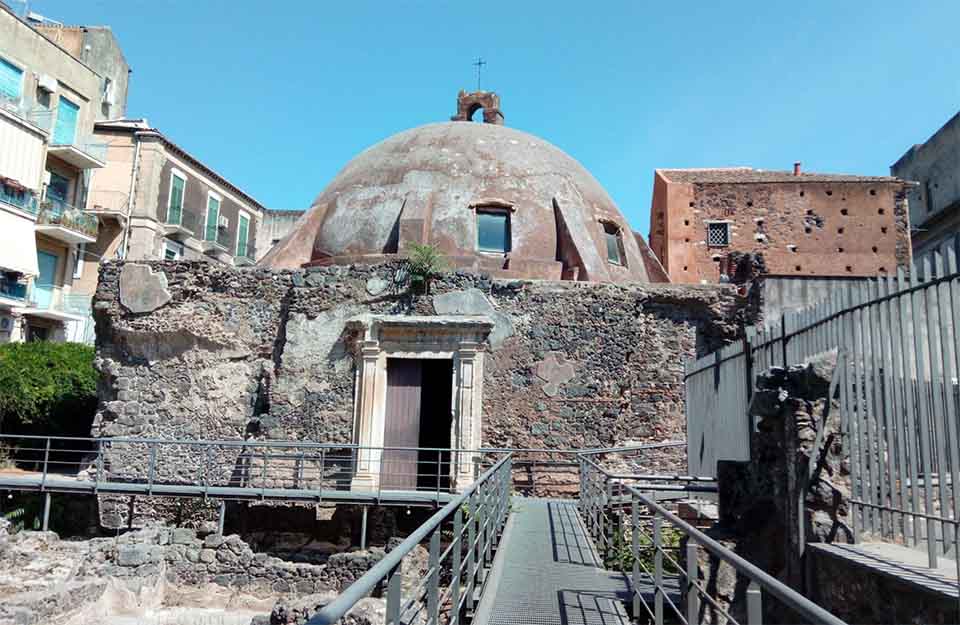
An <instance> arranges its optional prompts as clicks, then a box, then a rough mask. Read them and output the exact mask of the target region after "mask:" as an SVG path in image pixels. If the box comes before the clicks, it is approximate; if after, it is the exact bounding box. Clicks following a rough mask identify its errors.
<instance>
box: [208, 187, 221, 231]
mask: <svg viewBox="0 0 960 625" xmlns="http://www.w3.org/2000/svg"><path fill="white" fill-rule="evenodd" d="M219 222H220V200H218V199H216V198H213V197H208V198H207V236H206V239H207V241H216V240H217V226H218V224H219Z"/></svg>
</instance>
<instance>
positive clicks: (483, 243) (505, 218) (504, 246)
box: [477, 206, 510, 254]
mask: <svg viewBox="0 0 960 625" xmlns="http://www.w3.org/2000/svg"><path fill="white" fill-rule="evenodd" d="M477 249H478V250H479V251H481V252H495V253H499V254H506V253H508V252H509V251H510V211H509V210H508V209H504V208H499V207H490V206H478V207H477Z"/></svg>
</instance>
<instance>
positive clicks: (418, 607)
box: [308, 453, 513, 625]
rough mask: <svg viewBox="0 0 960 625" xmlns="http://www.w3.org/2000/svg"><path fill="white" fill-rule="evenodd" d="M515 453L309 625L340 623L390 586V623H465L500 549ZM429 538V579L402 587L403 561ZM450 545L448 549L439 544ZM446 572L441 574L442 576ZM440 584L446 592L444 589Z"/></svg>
mask: <svg viewBox="0 0 960 625" xmlns="http://www.w3.org/2000/svg"><path fill="white" fill-rule="evenodd" d="M512 459H513V454H512V453H507V454H505V455H504V456H503V457H502V458H501V459H500V460H498V461H497V463H496V464H494V465H493V466H492V467H491V468H490V469H488V470H487V471H486V472H485V473H484V474H483V475H482V476H480V478H479V479H478V480H477V481H475V482H474V483H473V484H472V485H471V486H469V487H468V488H467V489H466V490H464V492H463V493H461V494H460V495H458V496H456V497H455V498H454V499H452V500H451V501H450V502H449V503H448V504H447V505H445V506H444V507H443V508H442V509H440V510H439V511H438V512H437V513H436V514H434V515H433V516H432V517H430V519H428V520H427V522H426V523H424V524H423V525H421V526H420V527H418V528H417V529H416V530H415V531H414V532H413V533H412V534H411V535H410V536H408V537H407V539H406V540H404V541H403V542H402V543H400V544H399V545H398V546H397V547H396V548H394V549H392V550H391V551H390V553H388V554H387V555H386V557H384V559H383V560H381V561H380V562H378V563H377V564H376V565H374V567H373V568H371V569H370V570H369V571H367V572H366V573H365V574H364V575H363V576H361V577H360V579H358V580H357V581H355V582H354V583H353V584H351V585H350V586H349V587H348V588H347V589H346V590H345V591H344V592H343V593H341V594H340V596H339V597H337V598H336V599H335V600H334V601H333V602H332V603H330V604H328V605H326V606H325V607H324V608H323V609H322V610H320V611H319V612H318V613H317V614H316V615H315V616H314V617H313V618H311V619H310V620H309V621H308V625H326V624H329V623H336V622H337V621H339V620H340V619H341V618H343V617H344V616H345V615H346V614H347V612H349V611H350V609H351V608H353V606H354V605H356V603H357V602H358V601H360V600H361V599H363V598H364V597H367V596H369V595H371V594H373V593H374V591H375V590H376V589H378V588H379V587H382V586H383V585H385V586H386V598H387V605H386V619H385V622H386V623H392V624H395V625H398V624H399V623H432V624H434V625H435V624H437V623H440V614H441V611H443V612H444V613H446V614H447V620H446V622H447V623H450V624H451V625H452V624H455V623H459V622H461V617H462V615H464V614H465V613H467V612H470V611H472V610H473V607H474V603H475V600H476V598H477V597H478V596H479V593H478V592H476V591H478V590H482V588H483V586H484V582H485V581H486V571H487V567H488V566H489V564H490V562H491V561H492V559H493V554H494V551H495V550H496V549H497V547H498V546H499V542H500V535H501V530H502V529H503V525H504V523H505V521H506V519H507V513H508V512H509V509H510V482H511V469H512ZM428 537H429V543H430V548H429V561H428V568H427V572H426V574H424V575H423V577H422V578H420V579H419V580H417V579H412V580H410V582H412V583H410V584H406V585H405V584H404V576H405V575H406V573H405V572H404V570H403V559H404V557H406V556H407V555H408V554H410V552H412V551H413V549H414V548H415V547H416V546H417V545H419V544H420V543H421V542H422V541H424V540H426V539H427V538H428ZM445 539H446V541H447V545H446V547H445V548H444V547H442V546H441V541H443V540H445ZM442 573H443V575H442ZM441 583H443V584H444V587H443V588H441Z"/></svg>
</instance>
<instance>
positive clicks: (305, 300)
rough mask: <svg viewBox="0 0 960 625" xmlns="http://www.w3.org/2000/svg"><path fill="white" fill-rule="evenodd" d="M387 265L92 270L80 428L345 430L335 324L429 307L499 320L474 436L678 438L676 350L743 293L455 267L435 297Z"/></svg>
mask: <svg viewBox="0 0 960 625" xmlns="http://www.w3.org/2000/svg"><path fill="white" fill-rule="evenodd" d="M147 267H149V268H150V269H149V271H148V270H147V269H146V268H147ZM399 268H400V265H399V264H398V263H392V264H385V265H379V266H347V267H344V266H331V267H316V268H311V269H309V270H306V271H277V272H274V271H269V270H265V269H258V268H252V269H235V268H228V267H224V266H219V265H216V264H212V263H189V262H179V263H177V262H154V263H147V264H144V263H138V264H134V263H130V264H128V265H126V266H125V265H123V264H122V263H109V264H105V265H103V266H102V269H101V277H100V284H99V287H98V290H97V295H96V298H95V305H94V309H95V317H96V320H97V349H98V359H97V364H98V366H99V368H100V371H101V372H102V379H101V388H100V397H101V406H100V411H99V412H98V415H97V418H96V420H95V423H94V432H93V433H94V434H95V435H98V436H138V437H158V438H164V439H170V438H180V439H230V440H237V439H243V438H249V437H255V438H267V439H283V440H310V441H322V442H333V443H337V442H351V440H352V436H353V393H354V375H355V364H354V362H355V358H354V355H353V354H352V353H351V350H352V348H353V347H352V346H353V345H354V344H355V337H354V336H352V335H351V332H352V330H346V329H345V322H346V320H347V319H348V318H350V317H352V316H354V315H357V314H359V313H380V314H421V315H433V314H436V313H437V312H438V309H439V310H440V311H445V312H446V313H450V311H454V312H455V313H459V314H480V313H483V314H487V315H490V316H492V317H493V318H494V319H495V320H496V322H497V326H496V328H495V329H494V331H493V333H492V338H491V342H492V345H489V346H487V347H486V350H487V353H486V356H485V364H484V375H485V380H484V397H483V415H484V416H483V434H482V438H483V441H482V442H483V444H484V445H485V446H496V447H552V448H580V447H593V446H606V445H616V444H620V443H624V442H628V441H635V442H645V441H661V440H666V439H677V438H682V437H683V432H684V420H683V359H684V358H686V357H688V356H692V355H694V354H695V353H703V352H704V351H707V350H710V349H714V348H716V347H717V346H719V345H721V344H722V343H723V342H724V341H726V340H729V339H731V338H733V337H734V336H735V335H736V333H737V331H738V328H739V326H740V323H741V319H740V318H739V315H740V314H741V312H742V311H741V310H740V308H739V306H740V300H738V299H737V297H736V295H735V293H734V291H733V290H732V289H731V288H726V287H699V286H697V287H690V286H683V287H678V286H668V285H610V284H592V283H574V282H538V281H494V280H491V279H490V278H488V277H485V276H483V275H477V274H471V273H460V272H457V273H451V274H446V275H444V276H442V277H441V278H439V279H438V280H437V281H435V282H434V283H433V285H432V290H431V295H423V296H414V295H411V294H410V293H409V292H407V291H406V290H405V289H398V288H396V287H395V286H394V285H395V282H394V277H395V275H396V272H397V270H398V269H399ZM124 273H125V274H126V276H127V279H122V278H121V276H122V275H123V274H124ZM134 276H135V279H134ZM134 311H136V312H134ZM129 452H130V453H129V454H128V455H127V457H120V456H117V455H115V456H114V458H113V460H114V462H113V463H112V466H113V469H114V470H119V469H120V467H122V466H123V465H124V463H125V462H126V463H130V465H131V466H133V465H134V464H136V463H141V464H142V462H144V459H143V457H142V456H143V450H136V449H134V448H132V447H131V448H130V449H129ZM171 453H173V454H174V456H175V457H173V458H164V460H165V462H164V463H163V464H164V466H163V467H162V471H166V472H170V471H174V472H177V474H178V475H180V476H181V477H184V478H189V477H191V476H194V475H195V471H196V465H195V463H191V462H188V461H187V460H188V458H189V454H190V453H191V452H190V450H189V448H187V447H184V448H183V457H179V458H178V457H176V454H177V452H176V451H174V452H171ZM138 455H139V458H138ZM171 460H175V461H176V462H170V461H171ZM137 466H139V465H137ZM171 467H172V468H171ZM161 477H166V476H163V475H161Z"/></svg>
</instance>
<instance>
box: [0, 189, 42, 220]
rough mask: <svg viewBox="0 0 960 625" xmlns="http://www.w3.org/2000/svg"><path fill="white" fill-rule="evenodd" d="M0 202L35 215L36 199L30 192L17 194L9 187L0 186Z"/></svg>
mask: <svg viewBox="0 0 960 625" xmlns="http://www.w3.org/2000/svg"><path fill="white" fill-rule="evenodd" d="M0 202H3V203H4V204H9V205H10V206H13V207H14V208H18V209H20V210H22V211H23V212H25V213H30V214H31V215H36V214H37V209H38V208H39V207H38V203H37V197H36V196H35V195H33V194H32V193H30V192H23V193H17V192H15V191H14V190H13V189H12V188H11V187H8V186H6V185H3V184H0Z"/></svg>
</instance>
